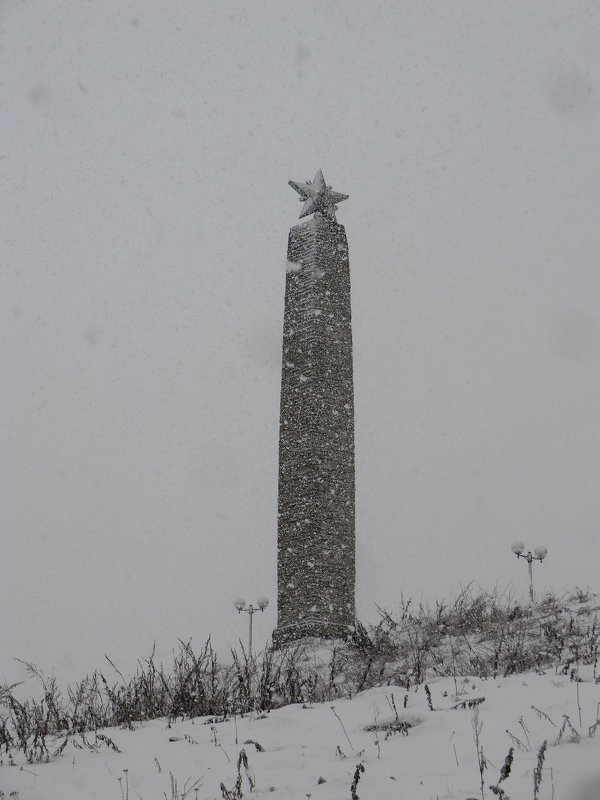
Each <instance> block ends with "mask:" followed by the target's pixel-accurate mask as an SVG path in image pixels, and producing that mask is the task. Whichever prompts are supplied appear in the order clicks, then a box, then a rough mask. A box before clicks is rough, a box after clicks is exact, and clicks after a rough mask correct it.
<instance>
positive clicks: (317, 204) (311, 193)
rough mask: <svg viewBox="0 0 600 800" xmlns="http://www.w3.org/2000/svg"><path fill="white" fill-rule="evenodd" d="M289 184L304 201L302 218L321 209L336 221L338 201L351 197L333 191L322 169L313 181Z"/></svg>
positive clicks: (290, 182) (322, 212) (326, 215)
mask: <svg viewBox="0 0 600 800" xmlns="http://www.w3.org/2000/svg"><path fill="white" fill-rule="evenodd" d="M289 185H290V186H291V187H292V189H294V191H296V192H298V194H299V195H300V200H301V201H304V205H303V206H302V211H301V212H300V219H302V217H306V216H308V214H314V213H315V211H319V212H320V213H321V214H323V216H324V217H327V218H328V219H330V220H333V221H334V222H335V212H336V211H337V205H336V203H341V202H342V200H346V199H347V198H348V197H349V195H347V194H340V193H339V192H334V191H332V189H331V186H327V185H326V184H325V178H324V177H323V173H322V172H321V170H320V169H318V170H317V174H316V175H315V179H314V181H312V183H311V181H306V183H296V181H289Z"/></svg>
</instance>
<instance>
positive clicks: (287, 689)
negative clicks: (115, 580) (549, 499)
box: [0, 591, 600, 800]
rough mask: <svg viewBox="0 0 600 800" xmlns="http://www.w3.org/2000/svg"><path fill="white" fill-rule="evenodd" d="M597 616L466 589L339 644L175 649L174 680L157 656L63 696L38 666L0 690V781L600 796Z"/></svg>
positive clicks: (516, 799) (93, 792) (267, 792)
mask: <svg viewBox="0 0 600 800" xmlns="http://www.w3.org/2000/svg"><path fill="white" fill-rule="evenodd" d="M598 610H599V609H598V606H597V605H596V598H595V596H593V595H590V594H584V593H581V592H579V593H578V594H576V595H575V596H573V597H571V598H567V599H566V600H564V601H561V600H559V599H557V598H553V597H547V598H545V599H544V600H543V601H542V602H540V603H539V604H537V605H535V606H530V607H521V606H518V605H515V604H514V603H511V602H509V601H507V602H502V598H501V597H499V596H497V595H486V594H479V595H476V594H475V595H474V594H471V593H470V592H468V591H466V592H464V593H463V594H461V595H460V596H459V597H458V598H457V599H456V601H454V603H453V604H447V603H444V602H441V603H437V604H436V606H435V609H433V610H428V609H425V608H422V607H421V608H419V609H417V610H416V611H414V612H412V611H411V609H410V604H409V603H406V604H404V606H403V610H402V613H401V615H400V616H399V617H398V618H393V617H392V616H391V615H388V614H386V613H384V612H382V620H381V624H380V625H379V626H377V627H376V628H375V627H372V628H371V629H369V630H367V629H362V628H359V629H358V630H357V631H356V633H355V636H354V639H353V640H352V642H350V643H349V644H346V645H341V644H339V643H338V644H336V645H323V644H322V643H317V642H305V643H303V644H302V645H299V646H293V647H289V648H288V649H287V650H284V651H267V652H265V653H263V654H261V656H260V657H258V658H256V659H252V658H249V657H248V656H247V654H246V653H244V652H243V651H242V653H241V654H239V653H234V659H233V663H232V664H221V663H219V662H218V661H217V659H216V657H215V655H214V653H213V652H212V650H211V649H210V645H209V644H207V646H206V647H205V648H204V649H203V651H202V652H200V653H199V654H195V653H194V652H193V651H192V649H191V646H190V645H189V644H184V643H181V647H180V649H179V651H178V652H176V653H175V655H174V664H173V669H172V671H169V670H167V668H165V667H163V666H160V665H156V664H154V661H153V660H152V657H150V658H148V659H146V660H142V661H140V663H139V669H138V672H137V673H136V675H134V676H132V677H130V678H129V679H126V678H125V677H124V676H123V675H121V674H120V673H119V671H118V669H117V668H116V666H115V665H114V664H112V662H111V669H114V670H116V675H117V676H118V680H116V678H115V681H116V682H114V683H112V682H111V680H112V679H111V678H110V677H109V678H107V677H105V676H104V675H103V674H101V673H96V674H95V675H93V676H91V677H88V678H86V679H85V680H84V681H82V682H80V683H79V684H77V685H75V686H72V687H69V688H68V689H67V690H66V691H65V690H63V691H62V692H61V689H60V687H59V684H58V682H57V681H56V680H54V679H53V678H47V677H45V676H44V675H43V673H41V672H40V671H35V670H33V669H30V673H31V675H32V677H33V678H35V679H37V681H39V680H40V679H41V683H42V692H41V695H40V691H39V683H38V684H37V690H34V689H33V687H32V686H31V685H30V684H29V682H26V683H25V684H23V685H21V686H18V687H7V686H5V687H0V787H1V789H2V791H4V796H5V797H8V796H9V795H11V794H12V796H13V797H18V800H26V798H31V800H59V799H60V800H81V798H86V799H87V798H90V800H91V799H92V798H102V800H111V799H114V800H134V799H135V800H137V799H138V798H141V799H142V800H153V799H154V798H158V799H159V800H160V798H166V800H177V799H178V798H179V799H182V798H184V797H187V798H190V800H214V799H215V798H216V799H217V800H239V799H240V798H242V797H248V798H250V797H262V796H269V797H275V798H297V799H298V800H304V798H309V799H310V798H314V800H319V798H322V799H323V800H337V799H338V798H339V799H340V800H341V799H342V798H345V799H346V798H351V800H356V798H363V800H365V799H366V798H369V799H370V800H386V799H387V798H390V800H391V799H392V798H403V799H404V798H409V800H441V798H456V800H468V799H469V798H482V800H485V798H493V797H499V798H500V800H509V798H510V799H511V800H530V799H531V798H533V800H600V672H599V661H598V656H599V652H598V651H599V642H600V636H599V630H598ZM28 692H29V693H32V692H37V694H36V697H34V699H26V698H27V693H28ZM208 713H210V714H211V716H207V714H208ZM14 793H17V794H16V795H15V794H14ZM0 797H2V795H1V794H0Z"/></svg>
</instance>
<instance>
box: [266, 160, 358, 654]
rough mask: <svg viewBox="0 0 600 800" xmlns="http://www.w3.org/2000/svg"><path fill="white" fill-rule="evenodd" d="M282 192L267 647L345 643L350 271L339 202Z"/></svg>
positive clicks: (311, 192) (349, 611) (317, 193)
mask: <svg viewBox="0 0 600 800" xmlns="http://www.w3.org/2000/svg"><path fill="white" fill-rule="evenodd" d="M290 186H292V188H293V189H294V190H295V191H296V192H298V194H299V195H300V200H301V201H303V203H304V205H303V206H302V212H301V214H300V217H301V218H302V217H305V216H308V215H311V214H313V215H314V216H313V217H312V219H310V220H309V221H308V222H304V223H301V224H299V225H296V226H295V227H293V228H292V229H291V230H290V233H289V242H288V251H287V277H286V287H285V314H284V323H283V359H282V374H281V405H280V424H279V498H278V526H277V629H276V631H275V633H274V641H275V643H276V644H278V643H285V642H286V641H293V640H297V639H302V638H305V637H309V636H316V637H322V638H338V637H342V638H346V637H347V636H348V635H349V634H350V632H351V630H352V626H353V624H354V621H355V531H354V487H355V480H354V385H353V370H352V320H351V308H350V263H349V258H348V242H347V239H346V232H345V230H344V226H343V225H340V224H339V223H338V222H337V220H336V216H335V212H336V209H337V205H336V204H337V203H339V202H341V201H342V200H345V199H346V198H347V195H344V194H340V193H338V192H334V191H333V190H332V188H331V186H327V185H326V183H325V180H324V178H323V173H322V172H321V170H319V171H318V172H317V174H316V175H315V178H314V181H312V182H311V181H307V182H306V183H296V182H294V181H290Z"/></svg>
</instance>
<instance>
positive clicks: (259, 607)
mask: <svg viewBox="0 0 600 800" xmlns="http://www.w3.org/2000/svg"><path fill="white" fill-rule="evenodd" d="M233 605H234V607H235V608H236V609H237V612H238V614H241V613H242V611H245V612H246V613H247V614H248V653H249V654H250V658H252V617H253V615H254V614H255V613H256V612H257V611H264V610H265V608H266V607H267V606H268V605H269V601H268V600H267V598H266V597H259V598H258V600H257V601H256V606H253V605H252V603H250V605H249V606H246V601H245V600H244V598H243V597H240V598H238V599H237V600H234V601H233Z"/></svg>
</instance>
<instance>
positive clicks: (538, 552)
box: [510, 542, 548, 603]
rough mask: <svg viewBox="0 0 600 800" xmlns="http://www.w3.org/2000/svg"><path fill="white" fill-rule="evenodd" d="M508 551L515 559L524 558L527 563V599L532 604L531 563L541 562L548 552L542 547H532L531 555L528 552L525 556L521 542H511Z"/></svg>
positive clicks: (529, 551)
mask: <svg viewBox="0 0 600 800" xmlns="http://www.w3.org/2000/svg"><path fill="white" fill-rule="evenodd" d="M510 549H511V550H512V551H513V553H514V554H515V555H516V557H517V558H524V559H525V560H526V561H527V566H528V567H529V597H530V598H531V602H532V603H533V562H534V561H540V562H541V561H543V560H544V559H545V558H546V556H547V555H548V550H547V548H545V547H544V546H543V545H538V546H537V547H534V549H533V553H532V552H531V550H528V551H527V554H525V553H524V552H523V551H524V550H525V545H524V544H523V542H513V543H512V545H511V547H510Z"/></svg>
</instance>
